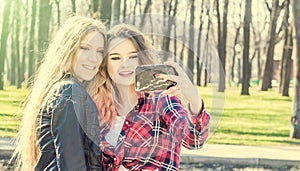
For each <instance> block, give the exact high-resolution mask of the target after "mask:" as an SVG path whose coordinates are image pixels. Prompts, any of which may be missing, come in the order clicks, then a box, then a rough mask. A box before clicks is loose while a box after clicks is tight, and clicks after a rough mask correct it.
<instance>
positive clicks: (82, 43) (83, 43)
mask: <svg viewBox="0 0 300 171" xmlns="http://www.w3.org/2000/svg"><path fill="white" fill-rule="evenodd" d="M79 45H87V46H89V47H92V45H90V44H89V43H85V42H81V43H80V44H79ZM97 49H104V47H100V46H99V47H97Z"/></svg>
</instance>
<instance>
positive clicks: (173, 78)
mask: <svg viewBox="0 0 300 171" xmlns="http://www.w3.org/2000/svg"><path fill="white" fill-rule="evenodd" d="M154 77H155V78H160V79H165V80H171V81H174V82H177V79H176V76H175V75H168V74H154Z"/></svg>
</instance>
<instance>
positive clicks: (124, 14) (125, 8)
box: [123, 0, 127, 19]
mask: <svg viewBox="0 0 300 171" xmlns="http://www.w3.org/2000/svg"><path fill="white" fill-rule="evenodd" d="M126 11H127V0H123V19H125V18H126Z"/></svg>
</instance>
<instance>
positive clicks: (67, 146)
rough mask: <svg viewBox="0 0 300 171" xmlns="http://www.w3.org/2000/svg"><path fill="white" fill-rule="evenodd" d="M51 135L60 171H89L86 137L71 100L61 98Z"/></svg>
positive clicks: (56, 107) (55, 109)
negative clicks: (84, 141) (84, 143)
mask: <svg viewBox="0 0 300 171" xmlns="http://www.w3.org/2000/svg"><path fill="white" fill-rule="evenodd" d="M51 133H52V137H53V138H54V147H55V152H56V162H57V166H58V168H59V170H87V166H86V160H85V154H84V147H83V137H84V136H83V132H82V130H81V127H80V124H79V123H78V119H77V117H76V113H75V110H74V104H73V102H72V100H71V99H65V98H61V99H60V100H59V102H58V103H57V104H56V106H55V107H54V111H53V114H52V119H51Z"/></svg>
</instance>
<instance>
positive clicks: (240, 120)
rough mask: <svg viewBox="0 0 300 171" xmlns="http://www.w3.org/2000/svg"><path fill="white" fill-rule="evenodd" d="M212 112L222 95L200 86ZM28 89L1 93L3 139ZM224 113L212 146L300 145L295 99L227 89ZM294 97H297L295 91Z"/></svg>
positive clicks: (11, 128)
mask: <svg viewBox="0 0 300 171" xmlns="http://www.w3.org/2000/svg"><path fill="white" fill-rule="evenodd" d="M199 92H200V93H201V96H202V97H203V99H204V101H205V105H206V108H207V110H208V111H210V110H211V101H212V99H213V98H215V97H216V95H218V94H217V93H213V94H212V92H211V88H208V87H199ZM27 93H28V90H26V89H24V88H23V89H16V88H15V87H12V86H6V87H5V90H4V91H0V109H1V112H0V137H14V136H15V135H16V133H17V129H18V126H19V124H20V121H21V112H22V100H24V98H25V96H26V94H27ZM225 94H226V99H224V100H225V108H224V113H223V115H222V118H221V121H220V122H219V125H218V127H217V129H216V130H215V131H214V132H213V134H211V135H210V138H209V140H208V143H216V144H241V145H262V146H263V145H268V146H269V145H300V141H299V140H294V139H289V131H290V128H291V125H290V118H291V113H292V98H291V97H282V96H280V94H278V91H277V90H269V91H268V92H261V91H259V90H258V88H256V87H252V88H251V89H250V96H241V95H240V88H236V87H228V88H227V89H226V92H225ZM290 94H293V93H292V92H291V93H290Z"/></svg>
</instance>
